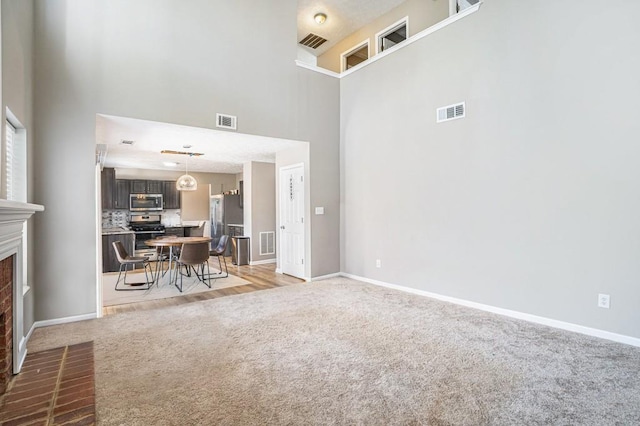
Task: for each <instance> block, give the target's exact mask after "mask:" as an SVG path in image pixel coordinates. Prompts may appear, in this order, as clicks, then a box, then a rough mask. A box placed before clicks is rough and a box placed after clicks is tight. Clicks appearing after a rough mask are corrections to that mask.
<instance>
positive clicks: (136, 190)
mask: <svg viewBox="0 0 640 426" xmlns="http://www.w3.org/2000/svg"><path fill="white" fill-rule="evenodd" d="M163 184H164V182H163V181H161V180H140V179H133V180H132V181H131V193H132V194H162V190H163V187H164V185H163Z"/></svg>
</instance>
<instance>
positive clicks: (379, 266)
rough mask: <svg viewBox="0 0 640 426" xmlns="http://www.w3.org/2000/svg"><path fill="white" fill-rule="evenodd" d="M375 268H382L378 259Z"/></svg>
mask: <svg viewBox="0 0 640 426" xmlns="http://www.w3.org/2000/svg"><path fill="white" fill-rule="evenodd" d="M376 268H382V262H381V261H380V259H376Z"/></svg>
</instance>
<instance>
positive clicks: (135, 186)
mask: <svg viewBox="0 0 640 426" xmlns="http://www.w3.org/2000/svg"><path fill="white" fill-rule="evenodd" d="M130 185H131V188H130V189H131V193H132V194H146V193H147V181H146V180H137V179H135V180H132V181H130Z"/></svg>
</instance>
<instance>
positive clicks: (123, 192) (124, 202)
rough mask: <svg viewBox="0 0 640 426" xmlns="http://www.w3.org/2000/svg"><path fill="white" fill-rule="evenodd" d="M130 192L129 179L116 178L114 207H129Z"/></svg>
mask: <svg viewBox="0 0 640 426" xmlns="http://www.w3.org/2000/svg"><path fill="white" fill-rule="evenodd" d="M130 192H131V181H129V180H127V179H116V197H115V203H114V206H113V207H114V208H116V209H127V210H128V209H129V193H130Z"/></svg>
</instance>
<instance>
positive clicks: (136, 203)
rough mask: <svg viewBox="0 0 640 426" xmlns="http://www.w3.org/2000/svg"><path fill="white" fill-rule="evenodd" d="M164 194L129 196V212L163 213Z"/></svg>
mask: <svg viewBox="0 0 640 426" xmlns="http://www.w3.org/2000/svg"><path fill="white" fill-rule="evenodd" d="M162 206H163V205H162V194H129V210H130V211H132V212H157V211H162Z"/></svg>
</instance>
